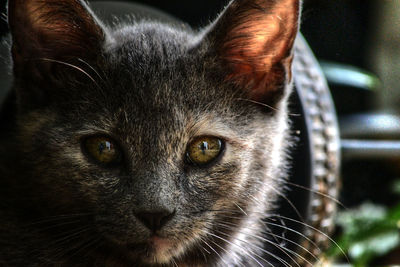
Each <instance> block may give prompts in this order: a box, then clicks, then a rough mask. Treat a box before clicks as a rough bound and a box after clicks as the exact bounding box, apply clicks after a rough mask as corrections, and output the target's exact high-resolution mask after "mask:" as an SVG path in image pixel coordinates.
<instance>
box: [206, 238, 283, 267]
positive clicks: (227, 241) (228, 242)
mask: <svg viewBox="0 0 400 267" xmlns="http://www.w3.org/2000/svg"><path fill="white" fill-rule="evenodd" d="M208 234H209V235H211V236H213V237H215V238H217V239H220V240H222V241H224V242H225V243H227V244H230V245H233V246H235V247H238V248H239V249H241V250H242V251H243V252H244V253H246V254H247V255H248V256H249V257H250V258H252V259H253V260H254V261H255V262H256V263H257V264H258V265H260V266H261V267H263V265H262V264H261V263H260V262H259V261H258V260H257V259H256V258H254V257H253V256H252V255H251V254H250V252H248V251H246V250H244V249H243V248H242V247H240V246H239V245H237V244H234V243H232V242H230V241H229V240H226V239H225V238H223V237H220V236H218V235H215V234H213V233H208ZM220 248H221V249H223V248H222V247H220ZM223 250H224V251H225V252H227V251H226V250H225V249H223ZM227 253H228V252H227ZM255 256H258V255H255ZM258 257H259V256H258ZM267 263H268V262H267ZM271 266H272V265H271ZM289 267H290V266H289Z"/></svg>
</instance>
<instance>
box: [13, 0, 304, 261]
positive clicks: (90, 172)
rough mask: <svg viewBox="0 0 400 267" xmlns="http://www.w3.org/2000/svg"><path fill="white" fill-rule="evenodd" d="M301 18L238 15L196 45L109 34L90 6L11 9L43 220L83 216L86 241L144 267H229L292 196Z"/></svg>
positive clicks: (196, 38) (281, 8)
mask: <svg viewBox="0 0 400 267" xmlns="http://www.w3.org/2000/svg"><path fill="white" fill-rule="evenodd" d="M72 3H73V4H72ZM298 9H299V3H298V1H295V0H284V1H235V2H233V3H231V4H230V6H229V7H228V8H227V10H226V11H225V12H224V14H223V15H222V16H221V17H220V18H219V20H218V21H217V22H216V23H215V25H213V26H212V27H210V28H209V29H207V30H205V31H202V32H201V33H199V34H197V33H193V32H192V31H190V30H188V31H184V30H181V29H180V30H177V29H172V28H171V27H169V26H165V25H161V24H158V23H147V22H146V23H145V22H143V23H134V25H132V26H126V27H123V28H118V29H107V30H104V28H103V27H102V26H100V25H99V23H98V22H97V21H96V20H95V19H94V18H93V17H92V16H91V15H90V13H89V12H88V11H87V9H86V6H85V5H83V4H82V3H80V2H79V1H72V0H71V1H36V0H30V1H10V26H11V30H12V33H13V59H14V73H15V77H16V79H15V83H14V87H15V90H16V92H17V98H18V110H19V116H18V122H19V131H20V134H19V135H20V137H19V140H20V142H21V152H22V154H23V160H24V162H25V164H26V168H27V169H26V175H27V177H29V182H28V184H29V186H30V189H31V194H32V196H33V201H34V202H37V204H36V205H37V207H38V209H37V210H38V214H40V215H39V216H42V217H45V216H51V215H62V214H65V215H68V214H78V213H81V214H84V215H83V216H82V218H80V223H81V224H83V225H84V226H87V228H90V230H88V231H87V232H88V233H89V232H90V234H88V235H87V236H86V232H85V231H83V233H82V238H88V240H89V239H90V238H93V236H91V235H93V232H95V233H96V235H98V236H101V242H103V243H107V244H108V246H115V247H117V248H118V250H119V251H122V252H121V253H122V254H124V257H126V258H129V259H130V260H133V261H139V262H142V263H150V264H155V263H171V261H172V260H174V261H177V262H179V261H180V260H181V259H185V257H188V258H195V256H194V255H196V256H199V257H200V258H204V257H205V256H202V254H204V253H206V251H209V250H210V249H213V250H215V252H216V253H210V254H213V255H211V256H207V257H210V258H218V255H219V253H223V251H224V249H227V247H229V246H230V245H229V243H227V242H225V241H224V240H223V239H226V240H228V241H229V240H231V237H232V236H233V235H235V234H237V232H240V231H241V230H242V228H243V225H245V224H248V223H251V224H254V225H256V224H257V223H259V220H260V219H261V216H260V214H261V213H266V214H267V213H268V211H270V210H272V208H273V204H272V203H273V201H274V200H275V199H276V197H277V191H279V190H280V187H281V184H282V180H281V176H280V175H281V173H280V172H281V171H282V168H281V167H282V166H281V165H282V160H283V154H284V153H283V147H284V143H285V141H284V138H285V131H286V126H287V125H286V122H285V102H286V97H287V94H288V88H287V87H288V84H289V83H290V74H289V73H290V62H291V57H292V56H291V48H292V45H293V41H294V38H295V34H296V32H297V21H298V12H299V11H298ZM17 10H18V12H17ZM50 14H51V15H50ZM282 21H284V22H282ZM26 25H29V27H30V28H31V29H29V33H28V30H27V29H23V27H26ZM256 102H257V103H256ZM37 196H40V197H37ZM251 215H253V217H251ZM99 240H100V239H99ZM99 242H100V241H99ZM232 242H234V241H233V240H232ZM208 246H211V248H210V247H208ZM218 252H219V253H218ZM207 257H205V258H207ZM183 261H184V262H185V260H183ZM186 262H189V260H186ZM196 262H200V260H196Z"/></svg>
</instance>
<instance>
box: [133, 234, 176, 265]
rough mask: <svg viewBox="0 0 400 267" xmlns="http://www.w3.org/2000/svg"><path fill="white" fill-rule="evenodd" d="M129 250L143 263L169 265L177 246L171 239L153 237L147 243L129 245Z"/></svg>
mask: <svg viewBox="0 0 400 267" xmlns="http://www.w3.org/2000/svg"><path fill="white" fill-rule="evenodd" d="M127 248H128V250H129V252H130V253H133V254H135V255H136V257H138V258H139V259H140V260H141V261H142V262H143V263H146V264H151V265H154V264H167V263H169V262H170V261H171V258H172V257H173V255H174V254H175V253H173V250H174V249H175V248H176V245H175V242H174V241H172V240H171V239H168V238H164V237H161V236H158V235H153V236H151V237H150V238H149V239H148V240H147V242H143V243H138V244H128V245H127Z"/></svg>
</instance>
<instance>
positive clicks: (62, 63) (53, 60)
mask: <svg viewBox="0 0 400 267" xmlns="http://www.w3.org/2000/svg"><path fill="white" fill-rule="evenodd" d="M39 60H42V61H48V62H53V63H58V64H61V65H64V66H68V67H71V68H73V69H76V70H78V71H80V72H81V73H83V74H85V76H86V77H88V78H89V79H90V80H91V81H92V82H93V83H94V84H95V85H96V86H97V87H98V88H101V87H100V85H99V84H98V83H97V82H96V80H95V79H93V77H92V76H91V75H90V74H89V73H87V72H86V71H85V70H83V69H82V68H80V67H78V66H76V65H73V64H70V63H67V62H64V61H60V60H56V59H51V58H39Z"/></svg>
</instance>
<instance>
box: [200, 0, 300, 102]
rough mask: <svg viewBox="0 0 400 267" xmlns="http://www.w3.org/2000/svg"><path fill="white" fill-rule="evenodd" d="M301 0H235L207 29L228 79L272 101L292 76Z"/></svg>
mask: <svg viewBox="0 0 400 267" xmlns="http://www.w3.org/2000/svg"><path fill="white" fill-rule="evenodd" d="M300 2H301V0H234V1H231V2H230V4H229V5H228V7H227V8H226V9H225V10H224V12H223V13H222V14H221V15H220V17H219V18H218V19H217V21H216V22H215V23H214V25H212V27H211V29H210V31H209V32H208V33H207V38H208V39H209V40H210V41H211V49H212V50H213V51H214V53H216V55H217V58H219V59H220V60H221V62H223V64H224V66H227V68H228V71H227V77H226V78H227V79H229V80H231V81H233V82H235V83H236V84H238V85H239V86H240V87H241V88H243V89H244V90H247V91H248V96H249V97H250V98H251V99H253V100H254V101H259V102H263V103H268V104H271V103H273V102H274V101H277V99H279V98H280V97H281V96H282V95H283V93H284V92H283V90H284V88H285V85H286V84H287V83H288V82H289V81H290V79H291V63H292V58H293V51H292V50H293V44H294V40H295V38H296V35H297V32H298V27H299V14H300V8H301V3H300Z"/></svg>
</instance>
